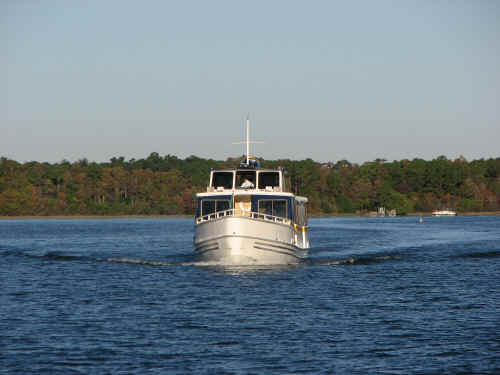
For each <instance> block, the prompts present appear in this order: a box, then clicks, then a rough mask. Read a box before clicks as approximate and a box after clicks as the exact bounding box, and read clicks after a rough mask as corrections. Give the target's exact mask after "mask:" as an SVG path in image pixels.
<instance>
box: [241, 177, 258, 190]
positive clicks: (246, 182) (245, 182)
mask: <svg viewBox="0 0 500 375" xmlns="http://www.w3.org/2000/svg"><path fill="white" fill-rule="evenodd" d="M254 186H255V185H254V184H253V182H252V181H250V180H249V179H248V178H247V177H245V179H244V180H243V183H242V184H241V187H242V188H243V189H251V188H253V187H254Z"/></svg>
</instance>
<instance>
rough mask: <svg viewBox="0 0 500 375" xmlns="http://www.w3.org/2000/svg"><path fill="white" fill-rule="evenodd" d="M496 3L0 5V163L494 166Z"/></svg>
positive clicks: (115, 0)
mask: <svg viewBox="0 0 500 375" xmlns="http://www.w3.org/2000/svg"><path fill="white" fill-rule="evenodd" d="M499 108H500V1H496V0H491V1H488V0H476V1H460V0H454V1H445V0H433V1H426V0H416V1H403V0H401V1H396V0H394V1H387V0H379V1H368V0H367V1H357V0H354V1H279V0H276V1H269V0H267V1H259V0H256V1H235V0H232V1H218V0H212V1H193V0H191V1H190V0H186V1H167V0H165V1H160V0H158V1H154V0H149V1H127V0H106V1H101V0H88V1H77V0H61V1H57V0H47V1H39V0H3V1H0V156H3V157H7V158H10V159H14V160H17V161H19V162H26V161H32V160H36V161H41V162H43V161H47V162H59V161H61V160H63V159H65V160H69V161H77V160H79V159H82V158H87V159H88V160H90V161H97V162H103V161H108V160H109V159H110V158H112V157H119V156H123V157H125V159H127V160H128V159H131V158H136V159H139V158H144V157H147V156H148V155H149V154H150V153H151V152H158V153H159V154H160V155H167V154H171V155H176V156H178V157H180V158H185V157H187V156H190V155H196V156H199V157H203V158H214V159H218V160H225V159H226V158H228V157H233V156H238V155H242V154H243V153H244V148H243V146H242V145H235V144H233V142H238V141H241V140H243V139H244V136H245V128H244V127H245V119H246V117H247V116H249V118H250V120H251V138H252V139H255V140H258V141H263V142H264V143H261V144H255V145H253V146H252V154H254V155H256V156H259V157H263V158H265V159H285V158H287V159H294V160H302V159H305V158H311V159H313V160H316V161H320V162H327V161H334V162H335V161H338V160H341V159H347V160H349V161H351V162H355V163H363V162H366V161H372V160H375V159H377V158H383V159H387V160H389V161H392V160H402V159H410V160H411V159H414V158H423V159H426V160H430V159H433V158H435V157H437V156H440V155H444V156H446V157H448V158H450V159H454V158H457V157H459V156H463V157H465V158H466V159H467V160H473V159H479V158H490V157H500V112H499Z"/></svg>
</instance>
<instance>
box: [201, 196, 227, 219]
mask: <svg viewBox="0 0 500 375" xmlns="http://www.w3.org/2000/svg"><path fill="white" fill-rule="evenodd" d="M229 208H231V201H230V200H228V199H217V200H212V199H203V201H202V204H201V216H205V215H210V214H213V213H215V212H220V211H226V210H229Z"/></svg>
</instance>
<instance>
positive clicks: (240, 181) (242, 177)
mask: <svg viewBox="0 0 500 375" xmlns="http://www.w3.org/2000/svg"><path fill="white" fill-rule="evenodd" d="M246 181H248V182H249V183H247V182H246ZM242 187H243V188H253V187H255V171H237V172H236V188H242Z"/></svg>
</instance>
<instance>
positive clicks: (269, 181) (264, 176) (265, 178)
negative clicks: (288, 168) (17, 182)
mask: <svg viewBox="0 0 500 375" xmlns="http://www.w3.org/2000/svg"><path fill="white" fill-rule="evenodd" d="M266 186H271V187H275V186H280V175H279V173H276V172H260V173H259V189H265V188H266Z"/></svg>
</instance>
